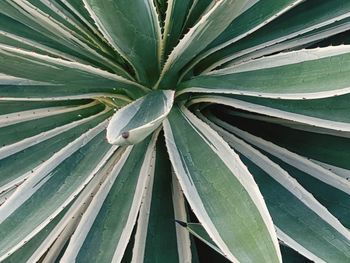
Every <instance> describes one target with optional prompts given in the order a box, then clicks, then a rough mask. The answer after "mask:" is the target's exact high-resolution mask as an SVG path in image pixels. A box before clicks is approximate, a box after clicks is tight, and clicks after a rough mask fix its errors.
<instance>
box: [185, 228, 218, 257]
mask: <svg viewBox="0 0 350 263" xmlns="http://www.w3.org/2000/svg"><path fill="white" fill-rule="evenodd" d="M179 224H180V225H181V226H184V227H186V229H187V230H188V231H189V232H190V233H191V234H192V235H194V236H195V237H197V238H198V239H199V240H201V241H202V242H204V243H205V244H207V245H208V246H209V247H210V248H212V249H213V250H215V251H216V252H218V253H219V254H221V255H223V256H224V254H223V253H222V251H221V250H220V248H218V247H217V246H216V244H215V243H214V242H213V240H212V239H211V238H210V236H209V235H208V233H207V231H205V229H204V227H203V226H202V225H201V224H199V223H185V222H179Z"/></svg>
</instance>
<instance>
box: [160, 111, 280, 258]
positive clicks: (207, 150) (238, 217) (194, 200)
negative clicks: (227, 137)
mask: <svg viewBox="0 0 350 263" xmlns="http://www.w3.org/2000/svg"><path fill="white" fill-rule="evenodd" d="M164 131H165V135H166V143H167V147H168V150H169V154H170V159H171V161H172V164H173V166H174V170H175V172H176V175H177V177H178V178H179V181H180V185H181V187H182V189H183V190H184V193H185V196H186V198H187V199H188V202H189V203H190V205H191V207H192V209H193V210H194V212H195V214H196V216H197V217H198V219H199V221H200V222H201V223H202V225H203V226H204V228H205V229H206V231H207V232H208V234H209V235H210V237H211V238H212V239H213V241H214V242H215V243H216V245H217V246H218V247H219V248H220V249H221V250H222V251H223V253H224V254H225V256H227V257H228V258H229V259H230V260H232V261H240V260H247V261H248V260H249V261H254V260H258V259H259V260H261V258H264V259H266V260H267V261H269V262H279V261H280V254H279V253H280V252H279V248H278V245H277V239H276V237H275V232H274V229H273V226H272V222H271V219H270V216H269V214H268V212H267V209H266V207H265V205H264V203H263V199H262V197H261V195H260V193H259V190H258V188H257V186H256V185H255V183H254V181H253V180H252V177H251V175H250V174H249V173H248V171H247V170H246V167H245V166H244V165H243V164H242V163H241V161H240V160H239V158H238V156H237V155H236V154H235V153H234V152H233V151H232V150H231V149H230V148H229V147H228V146H227V145H226V144H225V143H224V141H223V140H222V139H221V138H220V137H219V136H218V135H217V134H216V133H215V132H213V131H212V130H211V129H210V128H209V127H207V126H206V125H205V124H203V123H202V122H201V121H200V120H198V119H197V118H196V117H194V116H193V115H192V114H191V113H190V112H188V111H187V110H186V109H184V108H177V107H174V108H173V110H172V112H171V113H170V115H169V117H168V119H167V120H165V121H164ZM182 134H186V137H184V136H182ZM233 160H234V163H233V162H232V161H233ZM197 167H201V168H200V170H198V169H197ZM214 174H215V177H214V176H213V175H214ZM238 207H239V208H238ZM217 215H220V216H217ZM242 233H245V234H244V235H243V234H242ZM247 233H249V235H247ZM237 237H241V238H237ZM248 251H249V253H247V252H248Z"/></svg>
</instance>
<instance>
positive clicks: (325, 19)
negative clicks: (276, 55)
mask: <svg viewBox="0 0 350 263" xmlns="http://www.w3.org/2000/svg"><path fill="white" fill-rule="evenodd" d="M260 2H262V1H260ZM349 10H350V3H349V2H344V1H343V0H334V1H320V0H308V1H303V3H301V4H299V5H298V6H296V7H295V8H293V9H291V10H290V11H289V12H287V13H285V14H283V15H281V16H279V17H278V18H277V19H275V20H273V21H272V22H270V23H269V24H267V25H266V26H264V27H263V28H261V29H260V30H257V31H256V32H254V33H252V34H250V35H249V36H247V37H246V38H243V39H242V40H240V41H238V42H236V43H233V44H231V45H229V46H227V47H225V48H223V49H221V50H219V51H217V52H216V53H214V54H212V55H210V56H208V57H206V58H205V59H204V60H203V61H202V62H201V63H200V70H199V71H203V69H207V70H208V69H214V68H216V67H217V66H220V65H222V64H223V63H225V62H228V61H230V60H232V59H234V58H237V57H240V56H243V55H245V54H248V53H250V52H253V51H256V50H259V49H262V48H265V47H267V46H272V45H275V44H278V43H280V42H282V41H285V40H287V39H291V38H293V37H296V36H298V35H301V34H304V33H307V32H310V31H312V30H314V29H317V28H321V27H323V26H327V25H329V24H332V23H334V22H336V21H338V20H341V19H344V18H346V17H349ZM207 70H206V71H207Z"/></svg>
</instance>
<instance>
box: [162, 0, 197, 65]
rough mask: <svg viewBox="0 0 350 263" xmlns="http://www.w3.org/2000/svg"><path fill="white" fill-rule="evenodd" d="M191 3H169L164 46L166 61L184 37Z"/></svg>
mask: <svg viewBox="0 0 350 263" xmlns="http://www.w3.org/2000/svg"><path fill="white" fill-rule="evenodd" d="M191 3H192V1H191V0H170V1H168V6H167V11H166V19H165V25H164V33H163V44H162V45H163V53H164V59H166V58H167V56H168V55H169V54H170V53H171V51H172V50H173V49H174V47H175V46H176V45H177V43H178V42H179V39H181V37H182V33H183V27H184V23H185V20H186V18H187V14H188V11H189V8H190V6H191Z"/></svg>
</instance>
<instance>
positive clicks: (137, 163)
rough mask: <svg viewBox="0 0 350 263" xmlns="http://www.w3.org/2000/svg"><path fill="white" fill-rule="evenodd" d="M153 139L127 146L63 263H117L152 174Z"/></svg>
mask: <svg viewBox="0 0 350 263" xmlns="http://www.w3.org/2000/svg"><path fill="white" fill-rule="evenodd" d="M155 139H156V136H154V137H153V138H152V140H151V142H150V140H149V139H146V140H144V141H143V142H141V143H140V144H138V145H135V146H130V147H128V148H127V149H126V151H125V153H124V154H123V156H122V157H121V159H120V160H119V162H118V163H117V164H116V165H115V166H114V167H113V169H112V170H111V171H110V172H109V175H108V177H107V179H106V181H105V182H104V183H103V184H102V186H101V188H100V190H99V191H98V193H97V194H96V196H95V198H94V200H93V201H92V203H91V204H90V206H89V208H88V209H87V211H86V213H85V214H84V215H83V217H82V219H81V222H80V224H79V226H78V228H77V229H76V231H75V232H74V234H73V236H72V238H71V239H70V243H69V245H68V247H67V250H66V252H65V254H64V256H63V257H62V259H61V260H62V261H63V262H64V261H66V262H71V261H75V262H111V261H116V262H119V261H120V260H121V259H122V257H123V254H124V251H125V249H126V246H127V244H128V240H129V238H130V236H131V233H132V230H133V227H134V224H135V222H136V218H137V214H138V211H139V208H140V205H141V201H142V196H143V193H144V189H145V187H146V185H147V182H148V178H149V177H148V176H147V175H148V174H149V173H150V172H151V170H150V164H151V163H152V155H153V152H154V146H155Z"/></svg>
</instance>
